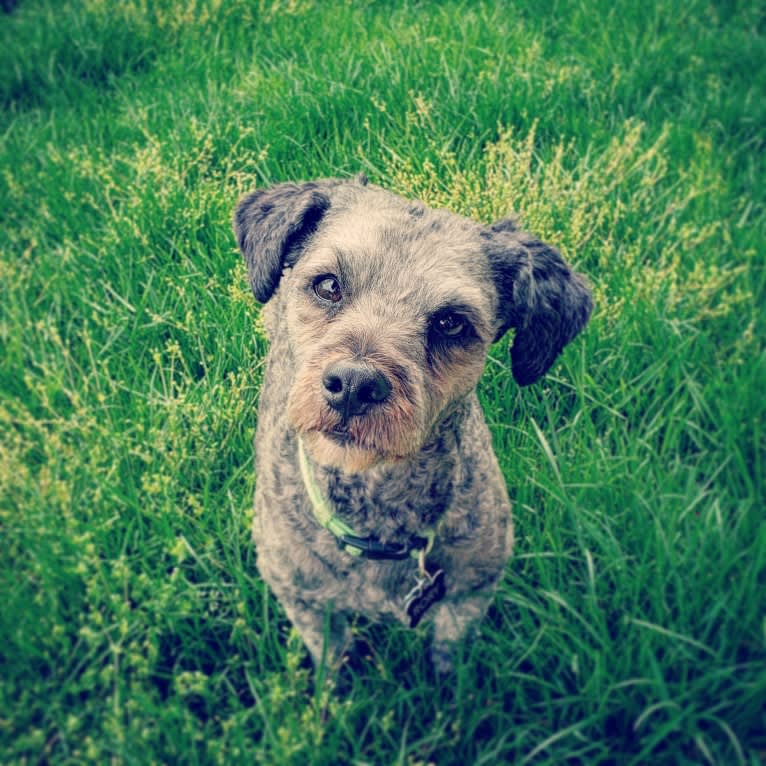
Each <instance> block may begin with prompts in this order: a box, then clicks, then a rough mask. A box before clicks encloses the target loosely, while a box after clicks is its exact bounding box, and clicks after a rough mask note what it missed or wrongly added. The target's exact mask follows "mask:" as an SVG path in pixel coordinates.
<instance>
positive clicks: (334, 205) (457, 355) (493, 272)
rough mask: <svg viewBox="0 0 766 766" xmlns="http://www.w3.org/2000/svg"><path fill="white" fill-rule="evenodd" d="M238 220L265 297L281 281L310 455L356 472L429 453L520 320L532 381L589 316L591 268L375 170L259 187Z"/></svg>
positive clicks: (293, 419)
mask: <svg viewBox="0 0 766 766" xmlns="http://www.w3.org/2000/svg"><path fill="white" fill-rule="evenodd" d="M234 226H235V231H236V233H237V237H238V240H239V243H240V247H241V248H242V251H243V253H244V255H245V259H246V261H247V264H248V272H249V277H250V282H251V286H252V288H253V291H254V293H255V295H256V297H257V298H258V299H259V300H261V301H264V302H265V301H267V300H269V299H270V298H271V296H272V294H273V293H274V291H275V290H276V289H277V287H278V288H279V293H280V297H281V299H282V307H281V310H280V313H279V317H278V318H277V321H278V322H280V323H282V322H284V323H286V327H285V328H284V329H285V330H286V332H287V337H288V338H289V339H290V344H291V351H292V354H293V356H294V362H295V366H294V377H293V379H292V380H290V381H285V385H286V386H289V397H288V411H287V415H288V419H289V421H290V423H291V425H292V426H293V427H294V428H295V429H296V430H297V432H298V433H299V434H300V435H301V436H302V438H303V440H304V443H305V445H306V447H307V449H308V450H309V452H310V454H311V455H312V457H314V459H315V460H317V461H318V462H320V463H323V464H325V465H332V466H337V467H340V468H342V469H344V470H346V471H348V472H356V471H361V470H364V469H366V468H369V467H371V466H373V465H375V464H377V463H379V462H382V461H396V460H402V459H406V458H407V457H409V456H411V455H413V454H415V453H417V452H418V451H420V450H421V449H422V448H423V446H424V445H425V444H427V442H428V439H429V436H430V435H431V434H432V433H433V428H434V425H435V424H436V423H438V422H440V421H441V420H442V419H443V418H444V417H446V416H447V415H448V414H449V412H450V409H451V408H453V407H454V405H455V403H456V402H459V401H460V400H461V399H462V398H463V397H465V395H466V394H468V393H469V392H470V391H471V390H472V389H473V388H474V387H475V386H476V384H477V382H478V380H479V378H480V376H481V373H482V370H483V368H484V362H485V359H486V355H487V350H488V348H489V346H490V344H491V343H492V342H493V341H494V340H496V339H497V338H499V337H500V336H501V335H502V334H503V333H504V332H505V331H506V330H507V329H508V328H509V327H515V328H516V330H517V336H516V339H515V342H514V351H513V352H512V354H513V371H514V376H515V377H516V379H517V380H518V381H519V382H520V383H522V384H526V383H530V382H532V381H533V380H535V379H536V378H537V377H539V376H540V375H542V374H543V373H544V372H545V371H546V370H547V369H548V367H549V366H550V364H552V362H553V360H554V359H555V357H556V356H557V354H558V353H559V351H560V350H561V348H562V347H563V345H564V344H565V343H566V342H568V341H569V340H570V339H571V338H572V337H574V335H575V334H576V333H577V332H579V330H580V329H581V327H582V326H583V325H584V324H585V322H586V321H587V318H588V315H589V313H590V308H591V303H590V294H589V292H588V290H587V288H586V287H585V285H584V283H583V282H582V280H581V279H580V278H579V277H578V276H577V275H575V274H573V273H572V272H571V271H570V270H569V269H568V267H567V266H566V264H564V262H563V261H562V260H561V258H560V256H559V255H558V254H557V253H556V252H555V251H553V250H551V249H550V248H547V247H545V246H544V245H542V243H540V242H538V241H537V240H534V239H532V238H531V237H529V236H528V235H525V234H523V233H521V232H518V231H517V230H516V229H515V227H514V226H513V225H512V224H511V223H510V222H506V223H504V224H500V225H497V226H495V227H494V228H487V227H483V226H481V225H479V224H477V223H475V222H473V221H470V220H468V219H465V218H462V217H460V216H457V215H455V214H452V213H448V212H446V211H434V210H430V209H428V208H426V207H425V206H423V205H421V204H419V203H412V202H408V201H406V200H404V199H402V198H400V197H397V196H396V195H393V194H391V193H389V192H386V191H384V190H382V189H379V188H377V187H371V186H368V185H367V183H366V180H364V179H360V180H358V181H356V182H339V181H323V182H317V183H313V184H303V185H292V184H283V185H280V186H276V187H273V188H272V189H270V190H267V191H259V192H255V193H254V194H252V195H249V196H248V197H246V198H244V199H243V200H242V201H241V202H240V204H239V206H238V208H237V211H236V213H235V222H234ZM281 330H282V328H281V327H280V328H279V330H278V331H281ZM517 346H519V348H518V349H517ZM530 354H531V356H530Z"/></svg>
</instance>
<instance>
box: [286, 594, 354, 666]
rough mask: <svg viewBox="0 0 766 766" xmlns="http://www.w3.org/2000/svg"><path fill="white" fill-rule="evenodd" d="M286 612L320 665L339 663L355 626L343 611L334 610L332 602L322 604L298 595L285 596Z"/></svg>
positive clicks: (315, 663)
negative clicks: (350, 624)
mask: <svg viewBox="0 0 766 766" xmlns="http://www.w3.org/2000/svg"><path fill="white" fill-rule="evenodd" d="M283 603H284V607H285V612H286V613H287V617H288V619H289V620H290V622H291V623H292V624H293V626H294V627H295V629H296V630H297V631H298V633H299V634H300V637H301V639H303V643H304V644H306V647H307V648H308V650H309V653H310V654H311V658H312V659H313V660H314V667H315V668H318V667H319V666H320V665H321V664H322V662H323V661H324V663H325V665H327V666H329V667H335V665H336V664H337V663H339V662H340V659H341V657H342V656H343V653H344V652H345V651H346V650H347V649H348V646H349V645H350V643H351V629H350V627H349V625H348V621H347V619H346V617H345V616H344V615H343V614H340V613H337V612H334V611H333V608H332V604H329V605H325V606H322V605H319V604H316V603H314V602H309V601H305V600H303V599H296V600H293V601H287V600H284V601H283Z"/></svg>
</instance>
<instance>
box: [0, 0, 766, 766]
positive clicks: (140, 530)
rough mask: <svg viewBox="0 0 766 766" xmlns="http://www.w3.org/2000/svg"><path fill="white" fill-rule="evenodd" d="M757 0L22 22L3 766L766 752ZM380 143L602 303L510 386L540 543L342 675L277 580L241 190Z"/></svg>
mask: <svg viewBox="0 0 766 766" xmlns="http://www.w3.org/2000/svg"><path fill="white" fill-rule="evenodd" d="M765 62H766V46H765V45H764V38H763V16H762V14H761V13H760V10H759V8H758V6H757V4H750V3H745V2H742V3H736V2H733V3H715V4H713V3H711V4H707V3H704V2H692V3H688V2H687V3H681V2H675V1H674V0H657V1H656V2H653V3H650V4H648V5H647V4H646V3H632V2H617V3H615V2H608V3H607V2H599V1H598V0H594V2H590V3H581V2H579V3H578V2H569V1H566V2H542V3H540V2H536V3H532V2H518V3H514V4H505V3H500V2H489V1H487V2H477V3H459V2H446V3H429V2H423V3H416V2H406V1H405V0H400V1H399V2H393V1H392V2H372V3H359V4H350V3H349V4H345V3H334V2H332V3H324V2H321V3H320V2H310V1H309V0H303V1H301V0H289V1H288V0H283V1H282V2H279V1H276V0H275V1H274V2H266V1H265V0H262V2H244V0H242V1H241V2H236V1H235V0H232V1H231V2H218V1H216V0H197V1H196V2H195V1H194V0H179V2H170V1H169V0H165V1H164V2H158V3H143V2H139V0H125V2H121V3H119V4H116V3H108V2H103V1H99V0H83V1H82V2H64V3H53V2H50V1H47V2H46V1H45V0H40V1H39V2H37V1H35V0H21V2H20V4H19V7H18V8H17V9H16V11H14V12H13V13H12V14H9V15H7V16H3V17H0V72H2V73H3V74H2V77H0V101H1V102H2V105H3V111H2V114H1V115H0V121H1V123H0V199H2V200H3V226H2V228H1V229H0V253H1V255H0V349H1V351H0V434H1V436H0V524H1V525H2V536H1V537H0V541H1V542H0V550H1V551H2V559H1V562H2V567H0V577H1V578H2V580H1V582H2V593H3V605H2V609H0V659H1V660H2V677H1V679H2V680H1V681H0V743H1V744H2V752H3V758H2V760H3V761H4V762H8V763H44V762H51V763H82V762H90V763H104V762H107V761H113V762H115V763H150V762H181V763H239V762H245V761H247V762H252V761H254V760H255V761H257V762H263V763H268V764H283V763H285V764H286V763H296V764H305V763H317V764H320V763H321V764H324V763H327V764H335V763H359V764H362V763H370V764H388V763H402V764H420V763H422V764H426V763H438V764H440V765H441V764H449V763H460V764H465V763H477V764H479V763H498V762H502V761H504V760H505V761H509V762H514V763H521V764H525V763H535V764H542V763H550V764H560V763H564V762H572V763H603V764H607V763H620V764H622V763H625V764H628V763H635V764H640V763H647V762H651V763H668V764H678V763H712V764H730V763H743V764H755V763H759V762H762V761H763V760H764V758H766V736H765V735H764V732H766V713H765V712H764V711H765V710H766V622H765V620H766V597H764V592H766V591H765V590H764V589H765V588H766V526H765V525H764V521H763V507H764V500H766V497H765V495H766V492H765V491H764V490H765V488H766V476H765V475H764V414H765V412H764V411H765V409H766V404H765V402H766V397H764V395H763V384H764V381H765V380H766V357H765V355H764V324H763V306H764V299H765V298H766V294H765V293H766V290H765V289H764V287H765V280H766V277H765V275H764V228H765V224H766V214H765V213H764V184H763V180H762V179H763V176H764V156H766V154H764V151H763V149H764V100H763V98H762V94H763V92H764V89H765V87H766V74H765V72H766V66H765ZM359 170H364V171H365V172H367V173H368V174H369V175H370V176H371V178H372V180H373V181H374V182H377V183H380V184H382V185H384V186H387V187H388V188H391V189H393V190H394V191H397V192H399V193H402V194H405V195H411V196H417V197H420V198H422V199H424V200H425V201H426V202H428V203H429V204H432V205H436V206H445V207H449V208H451V209H453V210H456V211H458V212H460V213H463V214H466V215H470V216H472V217H475V218H477V219H480V220H485V221H491V220H494V219H497V218H500V217H503V216H506V215H508V214H509V213H511V212H515V213H516V214H518V216H519V217H520V220H521V222H522V224H523V225H524V226H525V227H527V228H529V229H530V230H532V231H534V232H535V233H536V234H538V235H540V236H541V237H543V238H545V239H547V240H549V241H551V242H553V243H555V244H556V245H557V246H558V247H559V248H560V249H561V250H562V252H563V253H564V254H565V255H566V257H567V258H568V259H569V260H571V261H572V262H574V263H575V264H577V266H578V268H579V269H581V270H582V271H584V272H586V273H587V274H588V275H589V277H590V279H591V282H592V284H593V286H594V291H595V295H596V303H597V309H596V312H595V314H594V317H593V319H592V321H591V323H590V325H589V327H588V330H587V331H586V333H585V334H584V335H583V336H581V337H580V338H578V339H577V340H576V341H575V342H574V343H573V344H572V345H571V346H570V347H569V348H568V349H567V350H566V352H565V354H564V355H563V357H562V359H561V361H560V362H559V363H558V364H557V365H556V366H555V367H554V369H553V370H552V372H551V373H549V375H548V376H547V377H546V378H545V380H544V381H542V382H541V383H539V384H538V385H536V386H533V387H531V388H529V389H524V390H520V389H518V388H516V387H515V386H514V384H513V382H512V378H511V376H510V374H509V362H508V356H507V348H506V347H505V346H504V344H502V343H501V344H498V346H497V347H496V348H495V349H493V352H492V355H491V358H490V361H489V365H488V368H487V373H486V375H485V377H484V379H483V381H482V384H481V388H480V396H481V398H482V402H483V404H484V406H485V411H486V414H487V419H488V422H489V423H490V427H491V430H492V433H493V438H494V441H495V447H496V450H497V452H498V456H499V459H500V463H501V466H502V468H503V471H504V473H505V475H506V477H507V480H508V485H509V488H510V491H511V495H512V497H513V500H514V514H515V521H516V526H517V530H518V544H517V549H516V556H515V558H514V559H513V560H512V561H511V562H510V564H509V567H508V572H507V577H506V579H505V581H504V583H503V586H502V588H501V589H500V592H499V594H498V597H497V599H496V601H495V604H494V606H493V609H492V611H491V613H490V615H489V617H488V619H487V620H485V622H484V623H483V624H482V628H481V632H480V640H479V641H477V642H475V643H472V644H471V645H467V646H465V647H464V657H463V660H462V662H461V663H460V665H459V667H458V669H457V671H456V673H455V675H454V677H452V678H451V679H449V680H447V681H441V680H439V679H436V678H434V677H433V674H432V671H431V670H430V668H429V666H428V662H427V660H426V651H425V648H426V646H427V636H426V634H425V633H424V632H422V631H418V632H416V633H412V632H409V631H405V630H404V629H401V628H397V627H394V626H383V627H380V626H375V627H370V626H361V625H360V626H359V628H358V629H359V630H360V631H363V632H365V633H366V634H368V638H370V639H371V641H372V643H373V645H374V646H375V654H374V658H373V660H372V662H371V664H370V667H369V668H368V670H367V671H365V672H362V673H360V674H359V675H358V676H357V677H355V678H354V680H353V682H352V688H351V689H350V691H349V693H348V694H347V695H345V696H338V695H334V694H331V693H330V691H329V689H328V688H326V687H324V686H322V685H315V684H313V683H312V680H311V677H310V673H309V671H308V670H307V668H306V665H305V661H304V660H305V650H304V649H303V647H302V646H301V644H300V641H299V640H298V639H297V637H296V635H295V634H294V633H293V632H292V631H291V630H290V627H289V624H288V623H287V621H286V620H285V618H284V615H283V613H282V612H281V609H280V607H279V605H278V604H277V603H276V602H275V601H274V600H273V598H272V597H271V595H270V594H269V593H268V592H267V591H266V589H265V587H264V586H263V584H262V583H261V582H260V580H259V579H258V576H257V573H256V569H255V555H254V551H253V549H252V546H251V543H250V539H249V520H250V514H251V497H252V489H253V475H252V464H251V457H252V448H251V439H252V434H253V431H254V427H255V406H256V401H257V395H258V388H259V385H260V368H261V363H262V359H263V356H264V353H265V349H266V345H265V340H264V338H263V334H262V331H261V328H260V324H259V309H258V307H257V306H256V305H255V304H254V303H253V301H252V298H251V297H250V295H249V292H248V289H247V285H246V281H245V276H244V270H243V268H242V265H241V263H240V257H239V255H238V253H237V252H236V248H235V244H234V241H233V237H232V235H231V233H230V226H229V218H230V212H231V209H232V207H233V205H234V202H235V200H236V198H237V196H238V195H239V194H240V193H242V192H243V191H245V190H247V189H250V188H253V187H255V186H259V185H260V186H262V185H265V184H268V183H273V182H277V181H280V180H287V179H300V178H311V177H316V176H329V175H346V174H351V173H354V172H358V171H359Z"/></svg>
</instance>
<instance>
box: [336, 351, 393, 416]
mask: <svg viewBox="0 0 766 766" xmlns="http://www.w3.org/2000/svg"><path fill="white" fill-rule="evenodd" d="M322 385H323V386H324V396H325V399H326V400H327V403H328V404H329V405H330V407H332V408H333V409H334V410H337V411H338V412H340V413H341V414H342V415H343V417H344V418H350V417H351V416H353V415H362V414H364V413H365V412H367V410H368V409H370V407H374V406H375V405H376V404H381V403H382V402H385V401H386V399H388V395H389V394H390V393H391V384H390V383H389V382H388V380H387V378H386V376H385V375H383V373H382V372H380V371H379V370H376V369H375V368H374V367H370V366H369V365H366V364H362V363H360V362H338V363H337V364H333V365H331V366H330V367H328V368H327V369H326V370H325V372H324V375H323V376H322Z"/></svg>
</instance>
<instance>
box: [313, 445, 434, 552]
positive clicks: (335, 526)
mask: <svg viewBox="0 0 766 766" xmlns="http://www.w3.org/2000/svg"><path fill="white" fill-rule="evenodd" d="M298 462H299V463H300V467H301V476H302V477H303V486H304V487H306V492H308V496H309V499H310V500H311V507H312V509H313V511H314V518H316V520H317V521H318V522H319V523H320V524H321V525H322V526H323V527H324V528H325V529H327V530H328V531H329V532H331V533H332V534H333V535H334V536H335V538H336V539H337V541H338V546H339V547H340V548H341V549H342V550H344V551H346V553H348V554H350V555H351V556H357V557H359V556H360V557H362V558H367V559H375V560H382V559H388V560H393V561H401V560H403V559H406V558H414V559H418V560H420V561H422V560H423V558H424V556H425V555H426V554H427V553H428V552H429V551H430V550H431V548H433V544H434V538H435V536H436V533H435V532H434V530H433V529H428V530H425V532H424V536H423V537H421V536H420V535H413V536H412V537H411V538H410V540H409V542H407V543H399V544H396V543H381V542H380V541H379V540H377V539H376V538H374V537H372V536H369V537H359V535H357V534H356V533H355V532H354V530H353V529H352V528H351V527H350V526H349V525H348V524H346V522H345V521H343V519H341V518H338V516H336V515H335V514H334V513H333V512H332V507H331V506H330V502H329V501H328V500H327V499H326V498H325V497H324V495H323V494H322V490H320V489H319V486H318V485H317V482H316V479H315V478H314V471H313V469H312V467H311V463H309V460H308V457H307V456H306V450H305V449H304V447H303V442H302V441H301V439H300V438H299V439H298Z"/></svg>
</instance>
